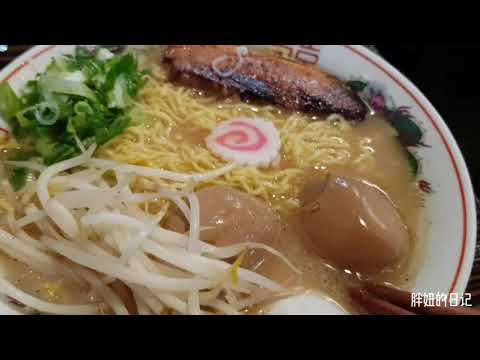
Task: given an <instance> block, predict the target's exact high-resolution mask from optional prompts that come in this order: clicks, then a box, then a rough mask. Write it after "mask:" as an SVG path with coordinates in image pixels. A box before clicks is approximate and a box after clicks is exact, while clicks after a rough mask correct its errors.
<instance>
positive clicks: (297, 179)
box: [97, 65, 373, 209]
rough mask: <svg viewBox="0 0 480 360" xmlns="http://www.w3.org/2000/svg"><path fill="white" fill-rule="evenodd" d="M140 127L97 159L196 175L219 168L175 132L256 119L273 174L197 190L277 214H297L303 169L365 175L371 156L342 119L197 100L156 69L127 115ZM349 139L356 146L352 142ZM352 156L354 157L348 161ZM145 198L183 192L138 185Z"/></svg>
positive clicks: (236, 175)
mask: <svg viewBox="0 0 480 360" xmlns="http://www.w3.org/2000/svg"><path fill="white" fill-rule="evenodd" d="M132 115H133V117H134V118H135V119H136V121H139V122H140V124H139V125H136V126H132V127H130V128H129V129H128V130H127V131H126V132H125V133H124V134H123V135H121V136H119V137H117V138H116V139H114V140H112V141H111V142H110V143H108V144H106V145H105V146H103V147H102V148H101V149H100V150H99V151H98V153H97V156H98V157H102V158H109V159H113V160H116V161H119V162H123V163H129V164H136V165H143V166H149V167H156V168H161V169H165V170H170V171H175V172H179V173H199V172H206V171H210V170H213V169H217V168H220V167H222V166H224V165H225V163H224V162H223V161H222V160H221V159H219V158H217V157H216V156H215V155H214V154H212V153H211V152H210V151H209V150H208V149H207V148H206V146H205V144H204V143H195V144H192V143H191V142H189V141H183V140H184V139H183V138H182V135H181V134H178V133H177V132H176V129H178V128H184V129H189V130H191V129H197V130H199V132H201V131H202V130H203V131H204V132H205V134H206V135H208V133H209V132H210V131H212V130H213V129H214V128H215V127H216V126H217V125H218V124H220V123H221V122H223V121H226V120H230V119H232V118H236V117H250V118H252V117H259V118H263V119H265V120H267V121H272V122H273V123H274V125H275V126H276V127H277V129H279V131H280V134H281V139H282V151H281V158H279V159H278V160H277V161H276V164H275V166H274V167H273V168H270V169H259V168H254V167H244V168H239V169H236V170H235V171H233V172H231V173H229V174H227V175H225V176H223V177H221V178H217V179H215V180H213V181H211V182H209V183H202V184H199V185H198V186H201V187H207V186H210V185H228V186H232V187H235V188H237V189H240V190H243V191H246V192H248V193H250V194H253V195H255V196H258V197H260V198H262V199H263V200H265V201H268V202H270V203H271V204H272V205H273V206H274V207H275V208H276V209H292V208H296V207H298V205H299V204H298V200H297V196H298V193H299V191H300V189H301V186H302V184H303V181H304V175H305V171H304V170H305V169H310V168H312V169H313V168H316V169H319V168H322V167H326V166H329V165H337V164H338V165H348V164H349V163H351V164H354V165H355V166H358V167H368V166H369V165H371V162H372V161H373V155H372V153H371V151H369V148H368V147H367V146H366V144H367V143H368V142H365V141H364V139H361V138H355V137H354V136H353V134H352V126H351V125H350V124H349V123H348V122H347V121H346V120H344V119H343V118H342V117H341V116H338V115H333V116H330V117H329V118H328V119H327V121H313V122H312V121H311V117H309V116H308V115H303V114H299V113H293V114H290V115H289V116H285V115H284V114H283V113H282V112H281V111H280V110H278V109H277V108H275V107H273V106H252V105H251V104H247V103H239V102H233V101H231V100H224V101H219V100H218V99H217V98H213V97H209V96H205V95H199V94H197V93H195V92H194V91H192V90H189V89H186V88H184V87H181V86H177V85H175V84H172V83H170V82H168V81H167V74H166V71H165V69H164V68H163V67H161V66H158V65H157V66H155V65H153V71H152V76H151V77H150V78H149V79H148V83H147V84H146V86H145V87H144V88H143V90H142V91H141V93H140V95H139V99H138V103H137V105H136V107H135V109H134V110H133V112H132ZM351 139H355V140H351ZM353 154H358V155H357V156H355V157H354V156H353ZM138 184H139V185H140V186H144V187H146V188H147V189H149V190H151V189H153V188H156V187H157V186H158V185H164V186H165V185H166V186H171V187H175V188H182V187H185V186H189V185H188V184H187V185H185V184H184V183H171V182H166V181H159V180H156V181H155V183H154V181H153V180H152V181H150V180H146V179H141V180H140V182H139V183H138Z"/></svg>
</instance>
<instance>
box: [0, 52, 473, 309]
mask: <svg viewBox="0 0 480 360" xmlns="http://www.w3.org/2000/svg"><path fill="white" fill-rule="evenodd" d="M368 46H369V47H371V48H372V49H373V50H375V51H378V52H379V53H380V54H382V55H383V56H384V57H385V58H386V59H387V60H388V61H389V62H391V63H392V64H393V65H394V66H396V67H397V68H398V69H399V70H400V71H402V72H403V73H404V74H405V75H406V76H407V77H409V78H410V79H411V80H413V82H414V83H415V84H416V85H417V86H418V87H419V88H420V90H422V91H423V92H424V93H425V95H426V96H427V97H428V98H429V99H430V100H431V101H432V103H433V104H434V105H435V106H436V107H437V108H438V110H439V111H440V113H441V114H442V115H443V117H444V118H445V120H446V122H447V124H448V126H449V127H450V129H451V130H452V132H453V133H454V135H455V137H456V139H457V141H458V143H459V145H460V147H461V149H462V151H463V154H464V156H465V158H466V161H467V164H468V166H469V169H470V173H471V176H472V182H473V184H474V187H475V188H476V189H480V160H479V159H477V157H476V156H475V154H476V142H477V139H476V137H475V136H474V135H472V134H478V133H479V131H476V130H480V122H479V121H468V119H476V117H477V116H478V115H477V114H475V113H474V111H476V110H477V109H476V107H475V106H476V105H477V103H478V99H477V97H478V96H477V95H475V94H477V93H478V91H476V90H477V89H476V88H474V86H475V85H476V84H480V81H477V79H476V78H479V79H478V80H480V72H475V73H474V74H473V75H472V74H471V72H469V69H470V68H476V66H474V65H476V64H474V63H473V61H475V59H476V58H475V57H474V56H467V54H468V55H470V54H471V49H469V48H467V47H466V45H465V46H463V45H462V44H426V45H368ZM30 47H31V45H9V46H8V50H7V51H4V52H0V69H1V68H3V67H4V66H5V65H7V64H8V63H9V62H10V61H12V60H13V59H15V58H16V57H17V56H18V55H20V54H21V53H23V52H24V51H26V50H27V49H29V48H30ZM470 65H472V66H471V67H470ZM472 76H473V77H476V78H473V79H472ZM477 86H478V85H477ZM478 203H479V202H478V200H477V204H478ZM477 238H478V237H477ZM467 292H469V293H471V294H472V300H473V303H474V305H476V306H480V243H479V244H477V254H476V256H475V264H474V269H473V272H472V276H471V279H470V283H469V287H468V290H467Z"/></svg>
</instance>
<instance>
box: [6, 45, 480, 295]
mask: <svg viewBox="0 0 480 360" xmlns="http://www.w3.org/2000/svg"><path fill="white" fill-rule="evenodd" d="M57 46H61V45H48V46H45V45H44V46H35V47H33V48H32V49H30V50H28V51H27V52H25V53H24V54H23V55H21V56H20V57H19V58H17V60H16V61H14V62H13V63H12V64H11V65H9V66H7V67H6V68H5V69H4V70H3V71H2V73H6V74H7V75H6V76H4V78H3V79H1V80H0V81H8V80H10V79H12V78H13V77H14V76H15V75H16V74H18V73H19V72H20V71H21V70H22V69H23V68H24V67H26V66H27V65H28V64H29V62H30V61H32V60H35V59H37V58H39V57H40V56H43V55H46V54H48V53H49V52H50V51H52V50H53V49H54V48H56V47H57ZM314 46H321V45H314ZM339 46H341V47H343V48H345V49H347V50H349V51H350V52H351V53H352V54H353V55H355V56H358V57H360V58H361V59H363V61H366V62H368V63H369V64H370V65H373V66H374V67H376V68H377V69H379V70H380V71H381V72H382V73H384V74H385V75H386V76H387V77H389V78H390V79H391V80H393V81H394V82H395V84H396V85H397V86H398V88H399V89H400V90H401V91H403V92H404V93H406V94H407V95H408V96H409V97H410V98H411V99H412V100H413V101H414V102H415V104H416V105H417V106H418V108H419V109H421V111H422V112H423V114H424V115H425V117H426V118H427V119H428V120H429V121H430V122H431V124H432V125H433V127H434V129H435V130H436V132H437V133H438V135H439V136H440V138H441V140H442V143H443V145H444V147H445V149H446V150H447V152H448V155H449V158H450V161H451V163H452V166H453V168H454V170H455V175H456V178H457V182H458V186H459V190H460V194H461V201H462V212H463V214H462V216H463V235H462V250H461V253H460V258H459V259H458V265H457V269H456V273H455V276H454V279H453V282H452V284H451V286H450V293H453V292H457V293H463V292H464V291H465V289H466V287H467V283H468V278H469V275H470V272H471V269H472V267H473V260H474V250H475V245H476V227H477V222H476V208H475V196H474V192H473V187H472V183H471V180H470V175H469V173H468V169H467V166H466V164H465V161H464V158H463V156H462V154H461V151H460V149H459V147H458V144H457V143H456V141H455V139H454V137H453V135H452V133H451V132H450V130H449V128H448V126H447V125H446V124H445V122H444V120H443V119H442V117H441V116H440V114H439V113H438V111H437V110H436V109H435V108H434V107H433V105H432V104H431V103H430V101H429V100H428V99H427V98H426V97H425V96H424V95H423V94H422V93H421V92H420V90H419V89H418V88H417V87H416V86H415V85H414V84H413V83H412V82H411V81H410V80H408V79H407V78H406V77H405V76H404V75H403V74H402V73H400V72H399V71H398V70H397V69H395V68H394V67H393V66H392V65H390V64H389V63H388V62H387V61H385V60H384V59H383V58H382V57H380V56H379V55H377V54H376V53H374V52H373V51H372V50H370V49H368V48H367V47H365V46H363V45H339ZM18 61H20V64H19V65H15V64H16V63H18Z"/></svg>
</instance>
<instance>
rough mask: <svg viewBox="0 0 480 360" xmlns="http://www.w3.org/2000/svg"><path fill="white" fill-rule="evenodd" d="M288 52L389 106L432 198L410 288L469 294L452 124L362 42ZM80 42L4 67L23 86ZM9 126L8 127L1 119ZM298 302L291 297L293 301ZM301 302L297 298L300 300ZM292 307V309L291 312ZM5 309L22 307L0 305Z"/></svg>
mask: <svg viewBox="0 0 480 360" xmlns="http://www.w3.org/2000/svg"><path fill="white" fill-rule="evenodd" d="M271 47H272V49H273V50H274V51H276V52H279V53H281V54H282V56H285V57H288V58H291V59H293V60H296V61H299V62H303V63H307V64H310V65H312V66H318V67H320V68H321V69H323V70H325V71H327V72H329V73H331V74H333V75H335V76H337V77H338V78H340V79H342V80H344V81H346V82H347V83H348V84H349V85H350V87H351V88H352V89H353V90H354V91H356V92H357V93H358V94H359V95H360V96H361V97H362V98H363V99H364V100H365V101H366V102H368V104H369V106H370V107H371V108H372V109H374V110H376V111H384V110H385V111H387V112H388V114H389V117H390V119H391V122H392V124H393V125H394V127H395V128H396V129H397V131H398V133H399V136H400V138H401V139H402V144H403V145H404V146H405V150H406V151H407V152H408V154H409V158H410V161H411V163H412V167H413V168H414V171H415V174H416V181H417V183H418V186H419V188H420V189H421V190H422V193H423V197H424V208H425V209H424V215H423V218H422V220H421V221H422V226H421V228H422V229H423V230H422V231H424V233H423V234H422V235H421V236H423V237H424V238H425V241H424V242H423V244H424V245H423V249H422V256H421V259H420V260H419V265H418V271H417V273H416V276H415V278H413V279H409V284H411V285H410V289H408V290H410V291H412V292H422V293H430V292H433V293H445V294H447V293H458V294H463V292H464V291H465V289H466V286H467V282H468V279H469V276H470V273H471V269H472V264H473V258H474V249H475V243H476V210H475V199H474V193H473V189H472V184H471V181H470V177H469V173H468V170H467V167H466V164H465V161H464V159H463V157H462V154H461V152H460V149H459V147H458V145H457V143H456V141H455V139H454V137H453V136H452V134H451V132H450V130H449V129H448V126H447V125H446V123H445V121H444V120H443V119H442V117H441V115H440V114H439V113H438V112H437V111H436V109H435V108H434V106H433V105H432V104H431V103H430V101H429V100H428V99H427V98H426V97H425V96H424V95H423V94H422V93H421V92H420V91H419V90H418V88H417V87H416V86H415V85H414V84H413V83H412V82H411V81H409V80H408V79H407V78H406V77H405V76H403V75H402V74H401V73H400V72H399V71H398V70H396V69H395V68H394V67H393V66H392V65H390V64H389V63H388V62H387V61H385V60H384V59H383V58H381V57H380V56H379V55H377V54H375V53H373V52H372V51H370V50H369V49H367V48H366V47H364V46H361V45H288V46H273V45H272V46H271ZM73 49H74V45H39V46H35V47H33V48H32V49H30V50H29V51H27V52H26V53H25V54H23V55H22V56H20V57H19V58H18V59H16V60H15V61H13V62H12V63H11V64H10V65H8V66H7V67H6V68H4V69H3V70H2V71H1V72H0V81H2V82H3V81H9V83H10V84H11V86H12V88H13V89H14V90H16V91H20V90H21V89H22V88H23V86H24V85H25V84H26V82H27V81H28V80H31V79H33V78H34V77H35V75H36V74H37V73H38V72H41V71H43V70H44V69H45V67H46V66H47V65H48V64H49V62H50V61H51V59H52V58H54V57H57V56H60V55H63V54H67V53H70V52H72V51H73ZM1 126H2V127H3V126H7V125H6V124H1ZM314 299H315V297H311V296H307V297H302V299H301V300H299V301H301V302H302V303H301V304H303V305H301V306H295V305H288V304H287V305H283V306H282V310H281V311H280V312H281V313H285V314H297V313H302V309H307V308H308V311H307V310H305V311H306V312H308V313H309V314H310V313H311V314H315V313H319V314H320V313H322V306H320V305H318V306H319V307H318V311H315V309H316V308H315V306H317V305H315V304H316V301H315V300H314ZM290 303H291V302H290ZM298 304H299V303H297V305H298ZM289 309H290V310H289ZM0 313H2V314H13V313H16V312H15V311H14V310H12V308H11V307H10V306H8V305H7V304H3V303H2V304H0Z"/></svg>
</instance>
